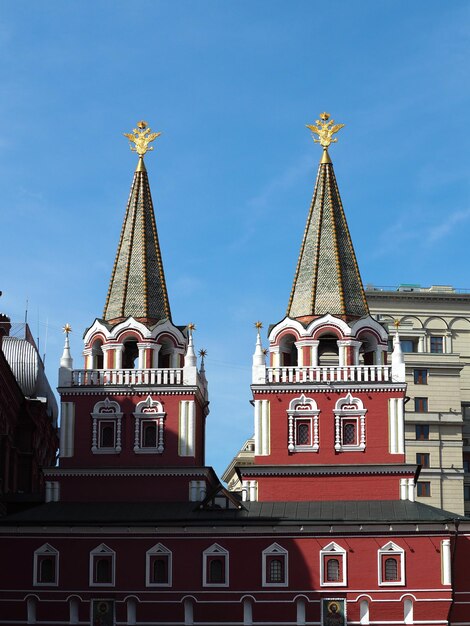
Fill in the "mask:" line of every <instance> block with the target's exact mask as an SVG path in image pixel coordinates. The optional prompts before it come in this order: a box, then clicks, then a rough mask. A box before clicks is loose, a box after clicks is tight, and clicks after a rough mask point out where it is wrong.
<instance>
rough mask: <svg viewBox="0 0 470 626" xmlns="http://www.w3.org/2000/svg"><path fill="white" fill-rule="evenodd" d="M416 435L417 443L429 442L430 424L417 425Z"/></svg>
mask: <svg viewBox="0 0 470 626" xmlns="http://www.w3.org/2000/svg"><path fill="white" fill-rule="evenodd" d="M415 435H416V440H417V441H428V439H429V424H416V426H415Z"/></svg>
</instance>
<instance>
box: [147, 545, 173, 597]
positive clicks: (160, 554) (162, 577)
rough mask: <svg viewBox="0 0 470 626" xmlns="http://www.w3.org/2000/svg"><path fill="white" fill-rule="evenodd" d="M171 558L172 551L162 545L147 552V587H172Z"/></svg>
mask: <svg viewBox="0 0 470 626" xmlns="http://www.w3.org/2000/svg"><path fill="white" fill-rule="evenodd" d="M171 557H172V554H171V552H170V550H168V548H166V547H165V546H164V545H162V544H161V543H158V544H157V545H155V546H153V548H150V550H148V551H147V573H146V584H147V587H152V586H160V587H171V584H172V580H171Z"/></svg>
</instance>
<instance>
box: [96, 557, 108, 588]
mask: <svg viewBox="0 0 470 626" xmlns="http://www.w3.org/2000/svg"><path fill="white" fill-rule="evenodd" d="M95 582H96V583H110V582H111V560H110V559H109V558H108V557H106V558H95Z"/></svg>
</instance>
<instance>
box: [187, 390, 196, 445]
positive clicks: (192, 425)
mask: <svg viewBox="0 0 470 626" xmlns="http://www.w3.org/2000/svg"><path fill="white" fill-rule="evenodd" d="M188 409H189V410H188V456H194V449H195V444H196V403H195V402H194V400H190V401H189V407H188Z"/></svg>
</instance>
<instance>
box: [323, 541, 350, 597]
mask: <svg viewBox="0 0 470 626" xmlns="http://www.w3.org/2000/svg"><path fill="white" fill-rule="evenodd" d="M326 557H334V558H337V559H338V561H339V562H340V574H341V575H342V578H341V580H339V581H337V582H334V581H330V580H326V571H325V558H326ZM346 585H347V571H346V550H345V549H344V548H342V547H341V546H340V545H338V544H337V543H335V542H334V541H332V542H331V543H329V544H328V545H327V546H325V547H324V548H322V549H321V550H320V586H321V587H346Z"/></svg>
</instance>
